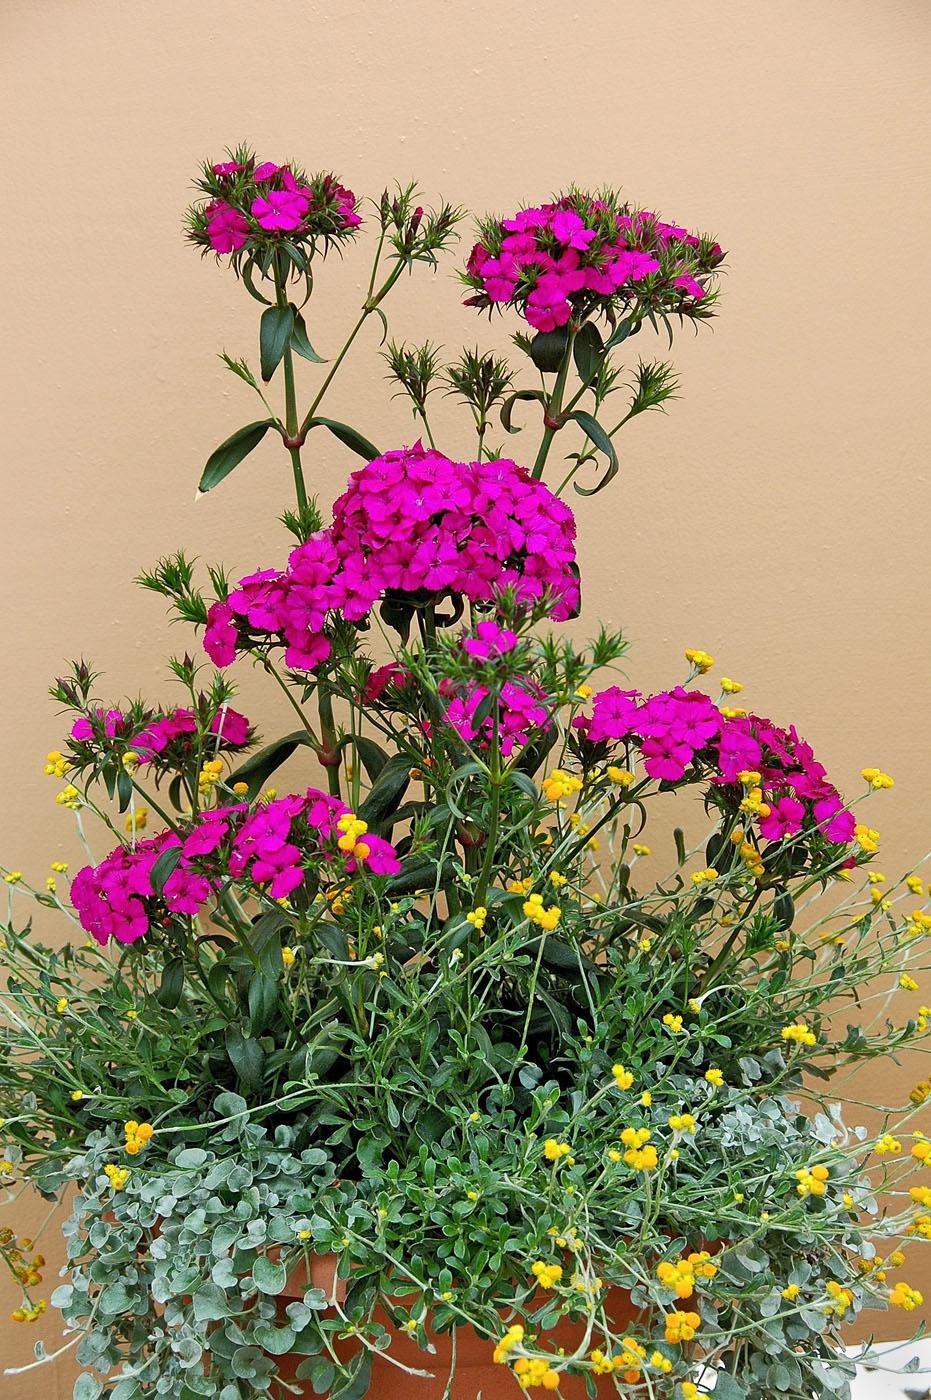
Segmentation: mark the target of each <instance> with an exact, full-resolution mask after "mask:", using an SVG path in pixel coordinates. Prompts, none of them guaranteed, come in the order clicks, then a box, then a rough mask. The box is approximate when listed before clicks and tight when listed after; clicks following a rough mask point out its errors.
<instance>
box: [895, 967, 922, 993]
mask: <svg viewBox="0 0 931 1400" xmlns="http://www.w3.org/2000/svg"><path fill="white" fill-rule="evenodd" d="M899 986H900V987H901V988H902V990H903V991H904V992H917V991H918V983H917V982H916V981H915V979H914V977H909V975H908V973H907V972H903V973H902V976H901V977H900V978H899Z"/></svg>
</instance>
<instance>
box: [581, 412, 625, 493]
mask: <svg viewBox="0 0 931 1400" xmlns="http://www.w3.org/2000/svg"><path fill="white" fill-rule="evenodd" d="M572 417H573V419H574V420H575V422H576V423H578V425H579V427H580V428H581V429H582V431H583V433H584V434H585V436H586V437H587V438H588V439H589V441H590V442H593V443H594V444H595V446H596V447H597V448H598V451H599V452H603V453H604V455H605V456H606V457H607V459H608V470H607V471H606V472H605V474H604V476H603V477H602V478H601V480H600V481H599V482H598V484H597V486H591V487H586V486H579V485H578V484H576V488H575V489H576V491H578V493H579V495H580V496H595V495H597V493H598V492H599V491H601V490H603V489H604V487H605V486H607V484H608V482H609V481H612V480H613V479H614V477H616V476H617V473H618V468H619V466H620V463H619V462H618V460H617V453H616V452H615V450H614V443H613V442H612V441H611V439H610V438H609V437H608V434H607V432H606V431H605V429H604V428H603V427H602V425H601V424H600V423H599V422H598V419H597V418H593V417H592V415H591V414H590V413H586V412H585V410H584V409H582V408H577V409H576V410H575V412H574V413H573V414H572Z"/></svg>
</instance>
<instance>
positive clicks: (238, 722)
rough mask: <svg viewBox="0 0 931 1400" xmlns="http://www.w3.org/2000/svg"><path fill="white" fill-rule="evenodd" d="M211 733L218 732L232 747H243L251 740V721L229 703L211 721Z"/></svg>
mask: <svg viewBox="0 0 931 1400" xmlns="http://www.w3.org/2000/svg"><path fill="white" fill-rule="evenodd" d="M210 733H211V734H218V735H219V736H220V738H221V739H222V741H223V743H224V744H226V745H228V746H229V747H230V748H233V749H241V748H242V746H243V745H244V744H246V743H248V740H249V721H248V720H247V719H246V717H245V715H241V714H240V713H239V711H238V710H232V709H230V707H229V706H228V705H227V706H224V708H223V709H221V710H217V712H216V714H215V715H214V717H213V719H212V720H211V721H210Z"/></svg>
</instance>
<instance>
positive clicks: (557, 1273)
mask: <svg viewBox="0 0 931 1400" xmlns="http://www.w3.org/2000/svg"><path fill="white" fill-rule="evenodd" d="M530 1272H531V1273H532V1274H533V1276H534V1278H535V1279H536V1281H537V1283H538V1284H539V1285H540V1287H541V1288H555V1287H556V1285H557V1283H558V1282H559V1280H560V1279H561V1278H562V1265H561V1264H547V1263H545V1262H544V1261H543V1260H542V1259H537V1260H536V1261H535V1263H534V1264H533V1265H532V1267H531V1270H530Z"/></svg>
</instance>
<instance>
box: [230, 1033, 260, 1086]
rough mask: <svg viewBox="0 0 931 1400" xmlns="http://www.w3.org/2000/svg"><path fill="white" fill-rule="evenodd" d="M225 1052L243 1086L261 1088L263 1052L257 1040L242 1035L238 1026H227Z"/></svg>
mask: <svg viewBox="0 0 931 1400" xmlns="http://www.w3.org/2000/svg"><path fill="white" fill-rule="evenodd" d="M226 1053H227V1055H229V1058H230V1063H231V1065H232V1066H233V1069H234V1070H235V1071H236V1073H237V1074H238V1075H239V1079H240V1082H241V1084H242V1085H243V1087H244V1088H245V1089H252V1090H256V1089H259V1088H261V1084H262V1070H263V1068H264V1065H265V1052H264V1050H263V1049H262V1047H261V1045H259V1043H258V1041H256V1040H252V1039H249V1038H247V1037H246V1036H244V1035H243V1033H242V1031H241V1030H240V1029H239V1027H238V1026H228V1027H227V1031H226Z"/></svg>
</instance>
